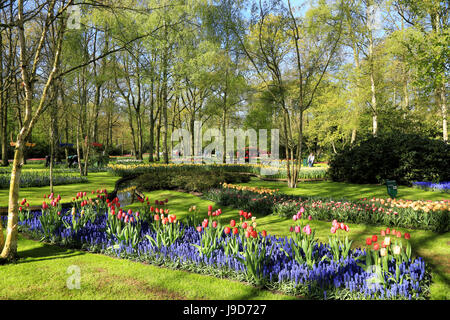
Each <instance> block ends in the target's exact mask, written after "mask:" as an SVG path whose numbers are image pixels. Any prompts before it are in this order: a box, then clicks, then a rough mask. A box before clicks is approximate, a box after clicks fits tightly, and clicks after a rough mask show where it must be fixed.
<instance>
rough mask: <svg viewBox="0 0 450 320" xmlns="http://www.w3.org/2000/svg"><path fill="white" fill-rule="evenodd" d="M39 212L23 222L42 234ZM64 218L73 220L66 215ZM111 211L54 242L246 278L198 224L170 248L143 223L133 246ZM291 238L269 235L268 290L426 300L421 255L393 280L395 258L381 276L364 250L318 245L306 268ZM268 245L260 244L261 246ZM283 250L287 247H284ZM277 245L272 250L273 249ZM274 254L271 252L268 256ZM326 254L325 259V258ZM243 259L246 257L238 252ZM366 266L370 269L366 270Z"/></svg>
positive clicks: (320, 295)
mask: <svg viewBox="0 0 450 320" xmlns="http://www.w3.org/2000/svg"><path fill="white" fill-rule="evenodd" d="M39 215H40V212H34V213H33V215H32V218H31V219H30V220H26V221H24V222H22V223H21V225H22V227H23V228H24V229H23V230H27V231H29V232H38V231H39V229H40V222H39ZM64 219H71V217H69V216H65V217H64ZM106 219H107V215H106V214H105V215H103V214H99V215H97V218H96V220H95V222H94V223H91V222H88V223H87V224H86V225H85V226H84V227H83V228H81V229H80V230H78V232H73V230H71V229H65V228H60V229H59V230H58V231H57V232H56V234H55V238H54V241H55V242H59V243H61V244H64V245H71V246H73V247H78V248H83V249H86V250H89V251H93V252H102V253H105V254H111V255H116V256H118V257H121V258H128V259H133V260H138V261H143V262H148V263H153V264H157V265H166V266H170V267H176V268H184V269H186V270H190V271H194V272H199V273H200V272H202V273H205V270H210V271H209V273H210V274H221V275H226V276H228V277H234V278H236V279H239V280H242V279H246V277H245V276H246V274H247V272H246V267H245V265H244V264H243V263H242V262H240V261H239V259H237V257H235V256H232V255H229V256H227V255H226V254H225V251H224V249H223V247H220V248H219V249H217V250H215V251H214V252H213V254H212V255H211V256H210V257H206V256H201V255H200V254H199V252H198V250H197V249H196V248H195V247H194V246H193V245H192V244H197V245H198V244H200V241H201V233H199V232H197V231H196V229H195V228H194V227H187V226H183V225H182V224H180V227H181V228H185V232H184V235H183V237H182V239H181V240H179V241H177V242H175V243H173V244H172V245H170V246H167V247H165V246H161V247H159V248H158V247H155V246H153V245H152V243H151V242H150V241H149V240H148V239H147V238H146V237H145V235H149V236H150V237H153V238H155V236H156V234H155V232H154V231H152V230H151V228H149V227H148V225H147V224H146V223H145V222H143V223H142V228H141V239H142V240H141V241H140V243H139V244H138V245H137V247H136V248H134V249H133V247H132V246H131V245H130V244H126V243H119V244H116V243H114V242H113V241H111V240H110V239H108V236H107V234H106V232H105V228H106ZM230 237H238V241H239V245H240V248H241V250H242V249H243V243H242V239H240V238H239V236H238V235H236V236H235V235H232V234H229V235H226V234H225V233H224V234H222V237H221V238H220V243H221V244H223V243H224V242H226V241H228V240H229V238H230ZM290 241H291V239H289V238H287V237H280V238H278V237H275V236H271V235H268V236H267V237H266V238H265V245H266V246H267V248H266V252H267V254H266V257H267V263H265V264H264V266H263V270H260V271H261V272H262V275H263V278H264V279H265V285H266V287H267V288H272V289H277V290H283V291H285V292H287V293H292V294H303V295H305V296H307V297H310V298H327V299H328V298H333V299H422V298H426V297H425V295H426V292H427V291H428V290H425V289H424V288H425V287H426V286H428V285H429V281H430V280H429V279H430V275H429V272H427V271H426V268H425V262H424V260H423V259H422V258H420V257H419V258H416V259H414V260H412V261H409V263H402V264H401V265H400V266H399V271H400V273H399V278H398V280H394V279H395V275H396V263H395V260H392V261H389V264H388V265H389V273H382V278H381V279H380V278H379V274H378V273H376V272H371V271H370V270H369V269H366V268H363V267H364V263H365V254H366V252H365V250H362V249H354V250H350V253H349V255H348V257H346V258H343V257H341V258H340V260H339V261H335V260H334V258H333V254H332V252H331V250H330V247H329V246H328V245H326V244H323V243H318V244H317V245H316V246H315V247H314V250H313V255H316V256H317V257H318V259H317V261H319V262H318V263H316V264H314V265H313V266H312V268H311V267H308V266H307V264H306V263H304V264H300V263H298V262H297V261H296V260H295V259H293V258H292V256H293V255H292V248H291V245H290ZM262 245H264V244H263V243H262V242H261V243H260V246H262ZM282 248H283V250H282ZM272 249H273V250H272ZM269 252H271V254H269ZM324 256H326V258H325V259H322V257H324ZM239 257H240V258H244V257H243V256H242V255H240V254H239ZM365 269H366V270H365Z"/></svg>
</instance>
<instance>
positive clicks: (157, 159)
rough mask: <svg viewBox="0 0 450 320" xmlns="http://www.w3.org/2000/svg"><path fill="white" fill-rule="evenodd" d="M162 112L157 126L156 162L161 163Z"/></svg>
mask: <svg viewBox="0 0 450 320" xmlns="http://www.w3.org/2000/svg"><path fill="white" fill-rule="evenodd" d="M160 142H161V112H160V113H159V116H158V125H157V126H156V161H157V162H159V161H160V160H161V157H160V156H159V151H160V150H161V148H160V147H161V143H160Z"/></svg>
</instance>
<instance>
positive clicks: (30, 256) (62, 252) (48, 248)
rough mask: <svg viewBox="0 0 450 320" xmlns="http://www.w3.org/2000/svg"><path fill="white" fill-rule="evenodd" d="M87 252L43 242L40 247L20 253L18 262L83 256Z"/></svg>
mask: <svg viewBox="0 0 450 320" xmlns="http://www.w3.org/2000/svg"><path fill="white" fill-rule="evenodd" d="M84 254H86V253H85V252H83V251H75V250H70V249H65V248H60V247H58V246H56V245H50V244H45V243H43V244H41V245H40V246H39V247H34V248H31V249H27V250H23V251H20V252H19V253H18V256H19V259H18V260H17V262H16V263H17V264H22V263H29V262H36V261H45V260H54V259H66V258H72V257H75V256H81V255H84Z"/></svg>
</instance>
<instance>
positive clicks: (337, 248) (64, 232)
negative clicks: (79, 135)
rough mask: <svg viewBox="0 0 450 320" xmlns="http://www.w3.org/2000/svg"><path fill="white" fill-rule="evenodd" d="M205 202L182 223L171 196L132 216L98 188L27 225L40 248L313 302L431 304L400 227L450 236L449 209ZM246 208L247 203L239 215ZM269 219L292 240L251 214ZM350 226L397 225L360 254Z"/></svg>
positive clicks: (258, 195) (424, 269)
mask: <svg viewBox="0 0 450 320" xmlns="http://www.w3.org/2000/svg"><path fill="white" fill-rule="evenodd" d="M218 194H220V196H218ZM205 197H206V198H209V199H212V200H214V201H215V202H216V203H217V205H218V207H217V208H216V207H213V206H212V205H210V206H209V207H204V208H203V207H202V208H200V207H197V206H190V207H189V206H188V207H187V208H186V212H184V213H183V214H181V215H180V214H179V213H178V212H177V213H176V214H175V213H173V212H172V211H171V201H170V200H169V199H167V198H166V199H153V200H151V199H149V198H148V197H147V198H145V199H144V198H139V199H138V204H136V205H137V206H138V207H136V205H135V209H133V210H132V209H126V208H123V207H122V205H121V203H120V202H119V199H118V198H117V197H115V198H113V199H110V198H108V193H107V191H106V190H95V191H92V192H78V193H77V194H76V195H74V197H72V199H71V200H72V201H71V206H70V208H63V207H62V205H61V203H62V201H63V200H62V198H61V197H60V196H58V195H54V194H51V195H48V196H47V195H46V196H45V200H44V201H43V203H42V209H41V210H38V211H31V210H29V205H28V202H27V199H23V200H22V201H21V203H20V205H21V207H20V209H19V210H20V217H19V220H20V222H19V224H20V230H21V231H22V232H23V233H26V234H28V235H29V236H32V237H33V238H34V239H37V240H41V241H45V242H49V243H53V244H58V245H62V246H65V247H69V248H76V249H81V250H87V251H89V252H95V253H102V254H105V255H110V256H115V257H119V258H122V259H129V260H133V261H139V262H146V263H149V264H154V265H157V266H166V267H170V268H174V269H181V270H187V271H190V272H196V273H201V274H209V275H213V276H217V277H225V278H228V279H234V280H238V281H242V282H246V283H250V284H253V285H255V286H257V287H258V288H261V289H263V288H264V289H269V290H275V291H279V292H283V293H286V294H290V295H298V296H303V297H306V298H309V299H427V298H429V291H430V284H431V279H432V278H431V270H430V266H429V265H428V264H427V263H426V261H425V260H424V259H423V258H422V257H419V256H414V255H413V254H412V248H411V244H410V239H411V237H414V233H412V234H410V233H403V234H402V232H400V231H398V230H396V228H397V227H401V226H405V227H412V228H417V229H421V228H422V229H426V230H433V231H439V232H447V231H448V225H449V222H448V211H449V203H448V201H441V202H418V201H415V202H414V201H400V200H390V199H387V200H385V199H370V200H367V199H361V200H360V201H357V202H354V203H351V202H344V203H342V202H335V201H333V200H331V201H327V202H325V201H322V200H312V199H301V198H297V199H294V197H292V196H291V197H290V196H286V195H283V194H280V193H279V192H278V191H277V190H271V189H267V188H266V189H265V188H260V189H258V188H255V187H245V186H236V185H230V184H223V185H222V188H220V189H215V190H211V192H210V193H208V194H205ZM214 197H215V198H214ZM233 199H234V200H233ZM222 204H225V205H233V207H235V208H236V209H235V210H234V212H235V216H234V217H232V219H227V220H224V219H222V217H221V216H222V210H221V209H220V206H221V205H222ZM241 204H248V205H247V207H242V208H241V209H240V208H239V207H240V206H241ZM250 209H251V210H250ZM265 211H272V212H270V214H274V215H278V216H283V217H287V219H290V220H291V225H290V226H289V235H288V236H284V237H283V236H276V235H272V234H270V233H268V232H267V231H266V230H265V229H263V228H262V227H261V226H260V224H259V218H256V216H258V217H259V216H260V215H259V214H258V215H257V214H254V215H253V214H252V212H258V213H259V212H265ZM265 213H266V214H267V212H265ZM180 216H183V218H180ZM374 216H375V217H374ZM427 217H428V218H427ZM316 219H320V220H324V221H330V223H329V236H328V241H326V242H320V241H319V240H318V239H317V238H316V236H315V230H314V227H311V222H312V221H313V220H316ZM349 222H357V223H369V224H375V225H378V224H381V225H388V226H389V227H387V228H383V229H382V230H381V231H380V232H379V233H377V234H367V235H366V236H367V237H366V245H365V246H363V247H354V246H352V240H351V239H352V229H351V228H350V227H349V225H348V224H347V223H349Z"/></svg>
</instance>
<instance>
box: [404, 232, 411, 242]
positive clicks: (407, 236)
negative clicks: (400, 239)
mask: <svg viewBox="0 0 450 320" xmlns="http://www.w3.org/2000/svg"><path fill="white" fill-rule="evenodd" d="M410 238H411V235H410V234H409V233H408V232H405V239H406V240H409V239H410Z"/></svg>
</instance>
